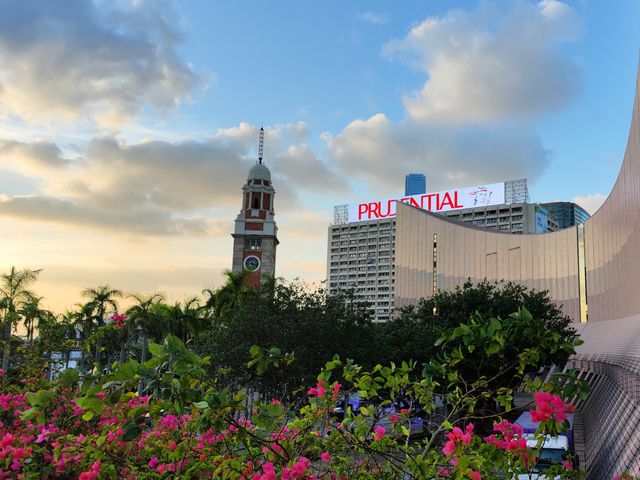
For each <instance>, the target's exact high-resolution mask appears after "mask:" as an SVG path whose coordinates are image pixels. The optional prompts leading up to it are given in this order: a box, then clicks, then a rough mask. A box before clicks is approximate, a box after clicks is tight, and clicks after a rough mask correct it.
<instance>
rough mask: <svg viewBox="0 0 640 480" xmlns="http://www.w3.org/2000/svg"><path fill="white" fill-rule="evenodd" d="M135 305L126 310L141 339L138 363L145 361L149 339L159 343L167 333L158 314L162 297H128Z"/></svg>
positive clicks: (133, 295) (162, 319) (135, 295)
mask: <svg viewBox="0 0 640 480" xmlns="http://www.w3.org/2000/svg"><path fill="white" fill-rule="evenodd" d="M129 298H133V299H134V300H135V301H136V303H135V304H134V305H132V306H131V307H130V308H129V309H128V310H127V316H128V317H129V319H128V320H127V322H129V323H130V324H131V325H132V326H133V328H134V329H135V330H136V331H137V332H139V333H140V336H141V337H142V351H141V352H140V363H145V362H146V361H147V350H148V349H149V339H150V338H151V339H153V340H156V341H161V340H162V338H163V337H164V335H165V334H166V332H167V325H166V322H165V319H164V317H163V316H162V315H161V313H160V309H159V306H160V305H162V302H163V301H164V297H163V296H162V295H160V294H159V293H155V294H153V295H146V296H143V295H137V294H132V295H129Z"/></svg>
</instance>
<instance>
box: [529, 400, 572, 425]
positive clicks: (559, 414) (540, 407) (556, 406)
mask: <svg viewBox="0 0 640 480" xmlns="http://www.w3.org/2000/svg"><path fill="white" fill-rule="evenodd" d="M533 398H534V400H535V402H536V409H535V410H530V414H531V420H532V421H534V422H544V421H546V420H550V419H551V418H553V417H554V416H555V421H556V422H558V423H562V422H564V421H565V420H566V418H567V410H568V411H572V410H573V409H572V408H567V405H566V404H565V403H564V401H563V400H562V399H561V398H560V396H558V395H555V394H551V393H549V392H535V393H534V394H533Z"/></svg>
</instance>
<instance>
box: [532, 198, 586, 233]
mask: <svg viewBox="0 0 640 480" xmlns="http://www.w3.org/2000/svg"><path fill="white" fill-rule="evenodd" d="M543 205H544V206H545V207H547V211H548V212H549V217H551V218H553V219H554V220H555V221H556V222H557V223H558V227H559V228H568V227H572V226H573V225H580V224H581V223H584V222H585V221H586V220H587V218H589V217H590V215H589V213H587V211H586V210H585V209H584V208H582V207H581V206H580V205H576V204H575V203H573V202H551V203H544V204H543Z"/></svg>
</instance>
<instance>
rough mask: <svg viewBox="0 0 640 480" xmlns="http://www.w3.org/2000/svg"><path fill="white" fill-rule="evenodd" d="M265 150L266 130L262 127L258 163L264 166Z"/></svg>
mask: <svg viewBox="0 0 640 480" xmlns="http://www.w3.org/2000/svg"><path fill="white" fill-rule="evenodd" d="M263 148H264V128H263V127H260V141H259V142H258V162H259V163H260V165H262V150H263Z"/></svg>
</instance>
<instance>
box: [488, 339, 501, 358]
mask: <svg viewBox="0 0 640 480" xmlns="http://www.w3.org/2000/svg"><path fill="white" fill-rule="evenodd" d="M484 351H485V352H487V355H493V354H494V353H498V352H499V351H500V344H499V343H498V342H489V344H488V345H487V346H486V347H484Z"/></svg>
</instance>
